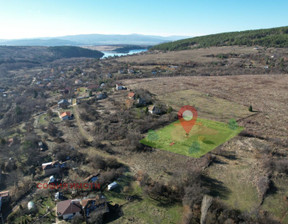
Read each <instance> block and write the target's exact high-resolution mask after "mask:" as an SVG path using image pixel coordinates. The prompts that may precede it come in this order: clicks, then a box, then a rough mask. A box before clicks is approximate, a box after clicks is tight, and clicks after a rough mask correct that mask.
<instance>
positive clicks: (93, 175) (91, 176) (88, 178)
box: [84, 173, 100, 183]
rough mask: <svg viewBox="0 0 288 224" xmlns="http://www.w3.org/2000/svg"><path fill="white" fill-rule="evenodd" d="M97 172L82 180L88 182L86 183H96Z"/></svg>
mask: <svg viewBox="0 0 288 224" xmlns="http://www.w3.org/2000/svg"><path fill="white" fill-rule="evenodd" d="M99 175H100V174H99V173H97V174H92V175H90V176H89V177H87V178H85V179H84V182H88V183H96V182H97V181H98V179H99Z"/></svg>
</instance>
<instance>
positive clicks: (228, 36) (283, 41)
mask: <svg viewBox="0 0 288 224" xmlns="http://www.w3.org/2000/svg"><path fill="white" fill-rule="evenodd" d="M233 45H239V46H240V45H246V46H255V45H258V46H263V47H288V26H286V27H278V28H271V29H260V30H247V31H241V32H229V33H219V34H213V35H207V36H200V37H194V38H188V39H184V40H178V41H174V42H169V43H163V44H160V45H156V46H154V47H152V48H151V49H152V50H163V51H177V50H187V49H190V48H191V47H197V48H201V47H212V46H233Z"/></svg>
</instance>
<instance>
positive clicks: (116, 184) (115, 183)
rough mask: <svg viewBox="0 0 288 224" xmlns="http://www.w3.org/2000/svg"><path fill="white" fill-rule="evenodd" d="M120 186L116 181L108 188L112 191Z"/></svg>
mask: <svg viewBox="0 0 288 224" xmlns="http://www.w3.org/2000/svg"><path fill="white" fill-rule="evenodd" d="M118 186H119V185H118V183H117V182H116V181H114V182H113V183H111V184H109V185H108V187H107V188H108V191H111V190H113V189H115V188H117V187H118Z"/></svg>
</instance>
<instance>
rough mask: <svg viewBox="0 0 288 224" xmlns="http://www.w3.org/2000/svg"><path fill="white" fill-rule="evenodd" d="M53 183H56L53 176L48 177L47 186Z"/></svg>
mask: <svg viewBox="0 0 288 224" xmlns="http://www.w3.org/2000/svg"><path fill="white" fill-rule="evenodd" d="M55 181H56V179H55V177H54V176H50V178H49V181H48V184H53V183H55Z"/></svg>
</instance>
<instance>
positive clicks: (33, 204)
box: [27, 201, 36, 211]
mask: <svg viewBox="0 0 288 224" xmlns="http://www.w3.org/2000/svg"><path fill="white" fill-rule="evenodd" d="M27 207H28V210H29V211H33V210H35V209H36V206H35V203H34V202H33V201H29V202H28V204H27Z"/></svg>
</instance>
